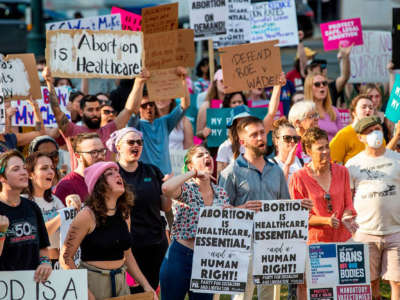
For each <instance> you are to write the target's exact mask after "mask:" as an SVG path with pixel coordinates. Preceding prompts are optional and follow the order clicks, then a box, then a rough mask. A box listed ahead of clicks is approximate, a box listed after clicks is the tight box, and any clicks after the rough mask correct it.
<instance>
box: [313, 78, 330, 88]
mask: <svg viewBox="0 0 400 300" xmlns="http://www.w3.org/2000/svg"><path fill="white" fill-rule="evenodd" d="M327 85H328V81H326V80H324V81H317V82H314V86H315V87H318V88H319V87H321V86H323V87H325V86H327Z"/></svg>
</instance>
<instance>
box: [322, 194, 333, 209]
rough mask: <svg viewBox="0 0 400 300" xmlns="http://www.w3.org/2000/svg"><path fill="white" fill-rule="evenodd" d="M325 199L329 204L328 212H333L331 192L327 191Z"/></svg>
mask: <svg viewBox="0 0 400 300" xmlns="http://www.w3.org/2000/svg"><path fill="white" fill-rule="evenodd" d="M324 199H325V200H326V202H327V204H328V212H329V213H331V212H332V211H333V207H332V199H331V195H330V194H329V193H325V195H324Z"/></svg>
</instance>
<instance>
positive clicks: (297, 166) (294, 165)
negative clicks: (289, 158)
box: [274, 156, 303, 182]
mask: <svg viewBox="0 0 400 300" xmlns="http://www.w3.org/2000/svg"><path fill="white" fill-rule="evenodd" d="M274 161H275V162H276V163H278V165H279V167H280V168H281V169H282V170H283V167H284V165H285V164H284V163H283V162H281V160H280V159H279V158H278V156H275V157H274ZM302 167H303V166H302V165H301V162H300V159H299V158H298V157H297V156H296V157H295V159H294V162H293V163H292V164H291V165H290V168H289V175H288V179H287V182H289V179H290V176H292V174H293V173H294V172H296V171H298V170H300V169H301V168H302Z"/></svg>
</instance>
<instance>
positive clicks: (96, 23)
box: [46, 15, 121, 30]
mask: <svg viewBox="0 0 400 300" xmlns="http://www.w3.org/2000/svg"><path fill="white" fill-rule="evenodd" d="M58 29H67V30H68V29H90V30H121V16H120V15H104V16H96V17H89V18H82V19H73V20H66V21H62V22H55V23H47V24H46V30H58Z"/></svg>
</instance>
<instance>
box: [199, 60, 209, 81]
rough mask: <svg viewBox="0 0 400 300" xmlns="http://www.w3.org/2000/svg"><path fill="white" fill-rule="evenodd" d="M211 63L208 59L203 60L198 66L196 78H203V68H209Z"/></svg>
mask: <svg viewBox="0 0 400 300" xmlns="http://www.w3.org/2000/svg"><path fill="white" fill-rule="evenodd" d="M209 63H210V60H209V59H208V57H204V58H202V59H201V60H200V61H199V63H198V64H197V66H196V76H197V77H202V76H203V71H202V70H201V68H202V67H204V66H207V65H208V64H209Z"/></svg>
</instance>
